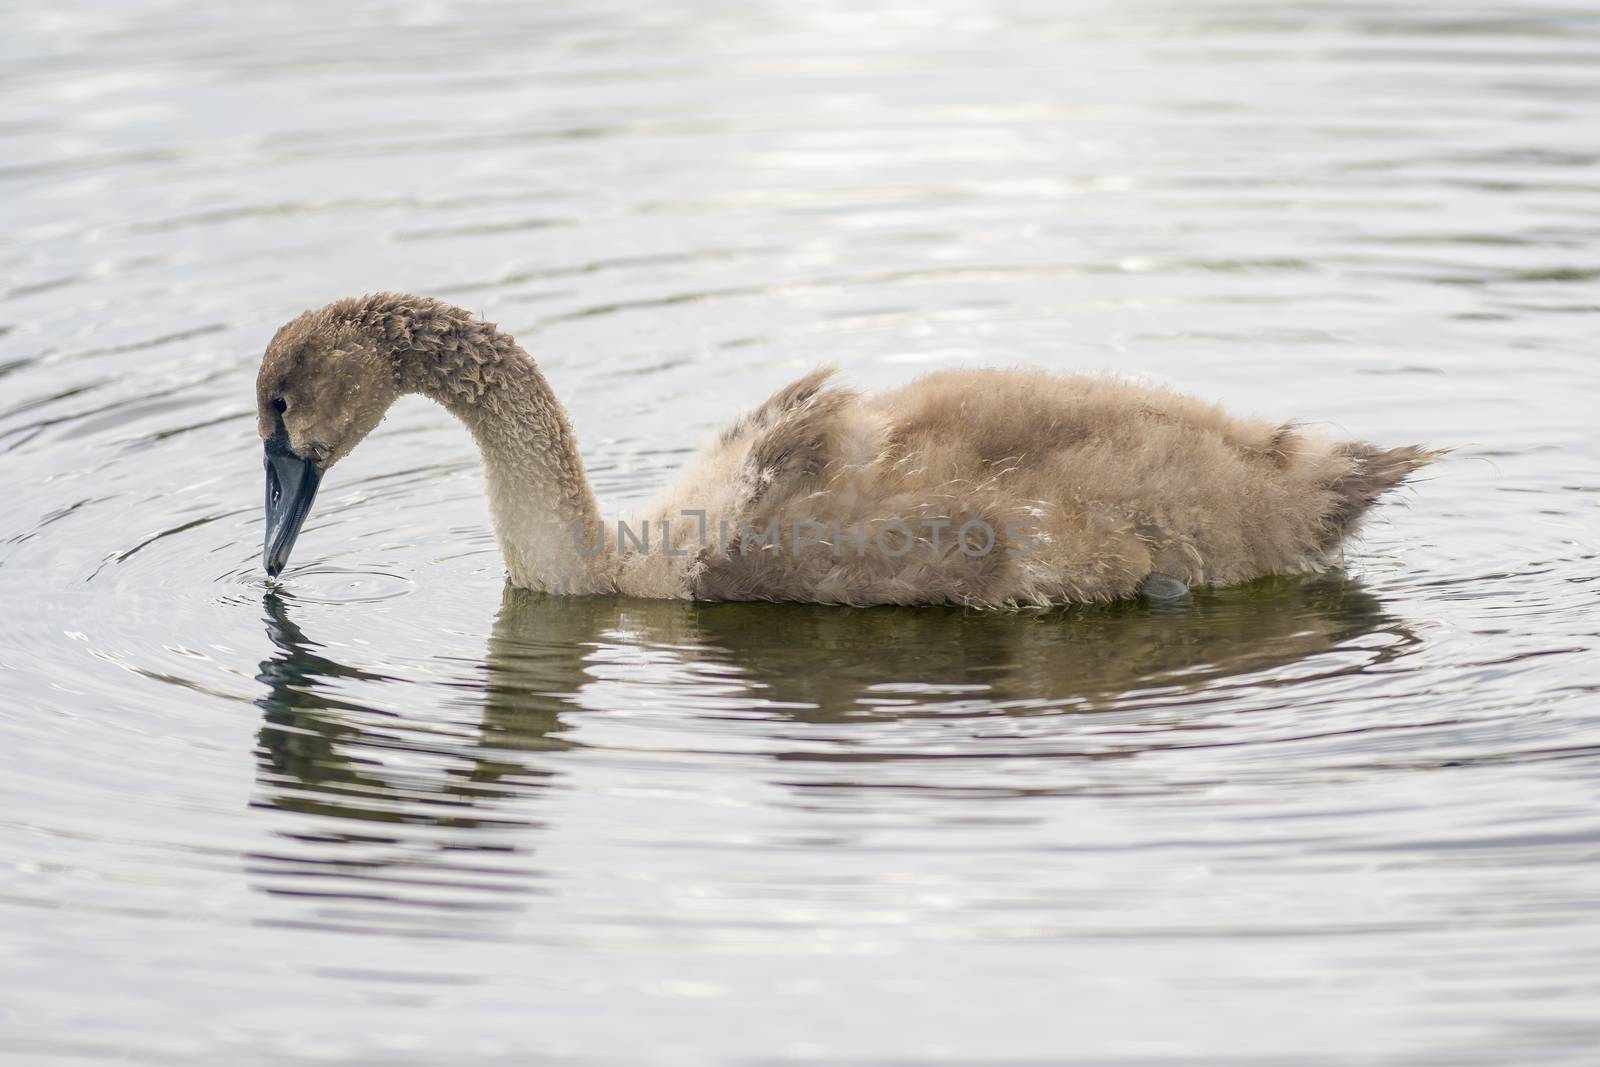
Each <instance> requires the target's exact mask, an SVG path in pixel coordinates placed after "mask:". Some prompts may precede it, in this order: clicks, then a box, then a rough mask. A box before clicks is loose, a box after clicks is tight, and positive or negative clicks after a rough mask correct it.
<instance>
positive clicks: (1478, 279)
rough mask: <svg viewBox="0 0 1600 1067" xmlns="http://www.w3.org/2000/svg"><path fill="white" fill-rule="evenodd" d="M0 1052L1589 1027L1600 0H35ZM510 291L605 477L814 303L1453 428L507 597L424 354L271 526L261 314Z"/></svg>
mask: <svg viewBox="0 0 1600 1067" xmlns="http://www.w3.org/2000/svg"><path fill="white" fill-rule="evenodd" d="M7 31H8V32H7V33H6V34H5V35H4V37H3V38H0V499H3V501H4V504H3V510H0V515H3V518H0V608H3V610H0V990H3V995H0V1060H4V1061H5V1062H7V1063H13V1062H15V1063H19V1064H20V1063H47V1064H57V1063H85V1064H89V1063H100V1062H107V1061H115V1062H130V1063H150V1064H162V1065H175V1064H196V1065H200V1064H204V1065H212V1064H220V1063H230V1064H281V1063H285V1062H293V1061H300V1060H304V1061H307V1062H329V1063H350V1064H358V1063H359V1064H385V1065H390V1064H395V1065H408V1064H424V1063H429V1064H432V1063H438V1064H527V1063H534V1062H572V1063H583V1064H587V1063H641V1062H648V1063H671V1064H686V1065H691V1064H694V1065H698V1064H710V1063H729V1064H734V1063H737V1064H770V1063H853V1064H913V1063H915V1064H935V1063H937V1064H950V1065H962V1064H975V1063H1006V1064H1021V1063H1030V1064H1042V1063H1050V1064H1059V1063H1085V1064H1179V1063H1193V1064H1198V1063H1216V1062H1230V1063H1283V1062H1289V1061H1291V1060H1292V1061H1293V1062H1297V1063H1303V1064H1321V1063H1329V1064H1332V1063H1354V1062H1382V1063H1388V1064H1401V1063H1418V1064H1420V1063H1439V1064H1444V1063H1449V1064H1463V1063H1484V1064H1504V1063H1514V1062H1520V1063H1531V1062H1539V1063H1545V1064H1553V1063H1572V1064H1579V1063H1582V1064H1592V1063H1594V1062H1595V1060H1594V1057H1595V1047H1596V1043H1597V1042H1600V657H1597V656H1596V646H1597V644H1600V609H1597V595H1600V584H1597V582H1596V574H1597V573H1600V562H1597V561H1600V431H1597V429H1596V417H1595V412H1596V411H1600V364H1597V362H1596V361H1597V354H1596V349H1597V347H1600V289H1597V284H1600V171H1597V164H1600V149H1597V147H1596V146H1597V143H1600V142H1597V137H1600V13H1597V11H1596V9H1595V8H1594V6H1593V5H1592V4H1589V3H1579V2H1551V3H1496V4H1490V3H1476V2H1468V0H1462V2H1425V3H1421V4H1411V5H1400V6H1397V5H1394V4H1391V3H1371V2H1340V3H1311V2H1298V0H1283V2H1275V3H1268V2H1260V3H1243V2H1231V0H1198V2H1195V0H1181V2H1180V0H1128V2H1123V3H1117V4H1112V3H1088V2H1076V0H1073V2H1068V3H1061V2H1057V0H1049V2H1044V0H1040V2H1036V3H1030V2H1025V0H1023V2H1014V3H1004V2H985V0H970V2H960V0H931V2H918V3H903V4H885V5H867V6H865V7H863V6H862V5H859V4H855V3H835V2H832V0H820V2H808V3H785V4H777V3H770V2H767V0H741V2H739V3H731V2H725V0H709V2H705V3H698V4H684V5H681V6H672V5H662V4H654V3H652V4H643V3H640V4H623V3H614V2H610V0H600V2H594V3H574V2H568V0H553V2H546V3H537V4H536V3H523V4H510V3H505V4H485V3H450V2H443V0H438V2H431V0H417V2H390V3H372V4H362V5H326V4H312V3H309V2H297V3H280V4H270V5H246V6H238V5H217V4H200V3H191V2H176V0H138V2H129V3H119V4H110V3H103V2H97V3H91V2H85V0H57V2H54V3H49V4H46V3H42V2H26V3H21V4H17V5H12V6H11V7H10V8H8V13H7ZM378 289H399V290H412V291H419V292H425V293H430V294H434V295H437V296H441V297H445V298H448V299H450V300H452V301H454V302H457V303H461V304H463V305H466V306H468V307H471V308H473V309H475V310H477V311H480V312H481V313H482V314H484V315H485V316H487V317H488V318H490V319H492V320H493V321H496V322H499V323H500V324H501V325H502V326H503V327H504V328H506V329H507V330H509V331H511V332H512V333H514V334H515V335H516V336H517V337H518V338H519V339H520V340H521V341H522V342H523V343H524V344H525V346H526V347H527V348H528V349H529V350H530V351H531V352H532V353H533V354H534V355H535V356H536V358H538V359H539V360H540V361H541V363H542V365H543V367H544V368H545V371H546V373H547V375H548V376H549V378H550V379H551V381H552V383H553V384H554V386H555V388H556V389H557V391H558V392H559V394H560V395H561V396H562V397H563V398H564V400H565V401H566V403H567V405H568V406H569V409H570V412H571V415H572V418H573V421H574V423H575V424H576V426H577V429H578V432H579V437H580V440H581V442H582V446H583V449H584V455H585V458H586V461H587V462H588V464H589V466H590V470H591V472H592V476H593V479H594V482H595V486H596V491H597V493H598V494H599V495H600V497H601V503H602V507H603V508H604V509H605V510H606V511H607V513H608V514H615V513H616V512H617V510H619V509H621V508H624V507H627V506H630V505H633V504H637V503H639V502H642V501H643V500H644V499H645V498H647V497H648V496H649V495H650V493H651V491H652V490H653V489H654V488H655V487H656V486H657V485H659V484H660V483H661V482H662V481H663V479H664V478H665V477H666V476H667V475H668V474H669V473H670V472H671V471H672V470H673V469H674V468H675V467H677V466H678V465H679V464H680V463H681V462H682V461H683V460H684V458H685V456H686V455H688V454H689V453H690V452H691V451H692V450H693V449H694V448H695V447H697V446H698V445H699V444H700V443H701V442H702V441H704V440H705V439H706V438H707V437H708V436H709V435H711V434H713V433H714V432H715V431H716V430H717V428H718V427H719V426H720V425H722V424H723V423H724V422H725V421H726V420H727V419H729V418H731V417H732V416H733V414H734V413H735V412H737V411H738V410H740V409H742V408H746V407H748V406H751V405H753V404H755V403H757V402H759V401H760V400H761V399H762V398H763V397H764V396H765V395H766V394H767V393H768V392H770V391H771V390H772V389H774V388H776V387H777V386H779V385H780V384H782V383H784V382H785V381H787V380H789V379H791V378H793V377H795V376H797V375H798V374H800V373H802V372H803V371H804V370H806V369H808V368H810V367H811V366H813V365H815V364H817V363H819V362H824V361H832V362H836V363H838V364H839V365H840V366H841V367H842V368H843V370H844V373H845V375H846V376H847V378H849V379H850V380H851V381H852V382H854V383H855V384H857V385H860V386H863V387H867V388H877V387H883V386H887V385H890V384H894V383H898V382H901V381H903V380H905V379H906V378H908V377H910V376H912V375H915V374H918V373H922V372H925V371H928V370H931V369H937V368H942V367H949V366H956V365H968V364H994V365H1011V364H1023V363H1026V364H1030V365H1037V366H1043V367H1049V368H1054V369H1058V370H1062V371H1076V370H1111V371H1117V372H1124V373H1130V374H1132V373H1137V374H1142V375H1148V376H1150V377H1152V378H1155V379H1157V380H1160V381H1165V382H1170V383H1172V384H1174V385H1177V386H1179V387H1182V388H1184V389H1186V390H1189V391H1192V392H1195V393H1198V394H1200V395H1203V396H1206V397H1208V398H1212V399H1216V400H1220V401H1223V402H1224V403H1226V404H1227V405H1228V406H1229V407H1230V408H1232V409H1234V410H1237V411H1240V412H1245V413H1254V414H1259V415H1262V416H1265V417H1271V418H1287V417H1292V416H1298V417H1301V418H1304V419H1306V420H1307V421H1308V422H1310V423H1311V424H1313V425H1314V426H1318V427H1321V428H1324V429H1326V430H1328V431H1329V432H1331V433H1337V434H1341V435H1349V436H1353V437H1360V438H1365V439H1371V440H1375V441H1379V442H1383V443H1386V444H1405V443H1412V442H1421V443H1426V444H1430V445H1434V446H1448V447H1450V448H1453V449H1454V450H1455V451H1454V453H1453V455H1452V456H1451V457H1450V458H1449V459H1448V461H1446V462H1445V463H1443V464H1442V465H1440V466H1438V467H1437V468H1435V469H1434V470H1433V471H1431V472H1430V473H1429V475H1428V476H1427V477H1426V478H1425V479H1424V480H1422V481H1421V482H1419V483H1418V484H1417V486H1416V487H1415V488H1414V489H1412V490H1409V491H1407V492H1406V493H1404V494H1402V495H1401V496H1400V497H1399V498H1398V499H1396V500H1395V501H1393V502H1391V503H1389V504H1387V505H1386V506H1385V507H1384V508H1383V509H1382V510H1381V512H1380V514H1379V515H1378V516H1377V518H1376V520H1375V521H1374V522H1373V523H1372V524H1371V525H1370V527H1369V529H1368V532H1367V536H1366V538H1365V539H1364V540H1363V541H1361V542H1360V543H1358V544H1355V545H1353V546H1352V547H1351V548H1350V550H1349V552H1348V556H1347V562H1346V566H1345V567H1344V568H1343V569H1342V570H1341V571H1339V572H1337V573H1334V574H1330V575H1328V576H1325V577H1322V578H1318V579H1314V580H1302V581H1288V580H1283V581H1269V582H1263V583H1260V584H1258V585H1254V586H1250V587H1245V588H1238V589H1228V590H1220V591H1216V592H1212V593H1206V594H1202V595H1200V596H1198V597H1196V598H1195V600H1194V602H1193V603H1192V604H1190V605H1187V606H1179V607H1175V608H1151V607H1147V606H1140V605H1131V606H1117V607H1112V608H1104V609H1096V610H1084V611H1071V612H1063V613H1057V614H1053V615H1021V616H984V615H975V614H964V613H961V612H958V611H944V610H868V611H851V610H834V609H820V608H813V607H807V606H766V605H686V604H666V603H639V602H621V601H616V602H608V601H560V600H545V599H540V598H537V597H529V596H525V595H514V594H510V593H507V592H506V591H505V590H504V589H503V588H502V586H503V579H502V575H503V571H502V567H501V563H500V560H499V558H498V556H497V554H496V551H495V548H494V544H493V541H492V538H491V535H490V533H489V527H488V522H487V509H486V507H485V505H484V503H483V500H482V481H481V477H480V474H479V472H478V467H477V459H476V454H475V452H474V450H473V447H472V443H471V441H470V439H469V438H468V436H467V435H466V433H465V432H464V431H462V430H461V428H460V427H459V426H457V425H455V424H454V423H453V422H452V421H451V419H450V418H449V417H448V416H447V415H446V414H444V413H443V412H442V411H440V410H438V409H436V408H433V407H431V406H429V405H428V404H426V403H424V402H422V401H417V400H408V401H405V402H402V404H401V405H399V406H398V407H397V408H396V410H395V411H394V413H393V414H392V416H391V417H390V419H389V420H388V422H386V423H385V425H384V426H383V427H382V428H381V429H380V430H379V431H378V433H377V434H375V435H374V436H373V438H371V439H370V440H369V441H368V443H367V444H366V445H364V446H363V447H362V448H361V449H360V450H359V451H357V452H356V454H355V455H354V456H353V457H352V458H351V459H349V460H347V461H346V462H345V463H344V464H342V465H341V466H340V467H339V468H338V469H337V470H336V471H335V472H334V473H333V474H332V475H331V476H330V477H329V479H328V480H327V482H326V483H325V485H324V487H323V492H322V496H321V499H320V501H319V504H318V508H317V511H316V512H315V513H314V514H313V516H312V520H311V522H310V524H309V525H308V527H307V529H306V531H305V533H304V534H303V535H302V537H301V539H300V543H299V546H298V547H297V549H296V552H295V565H294V566H293V567H292V568H291V570H290V571H289V572H288V573H286V574H285V576H284V578H283V580H282V581H281V582H277V583H271V582H268V581H267V580H266V579H265V577H264V575H263V574H262V572H261V569H260V562H259V560H260V551H261V535H262V516H261V492H262V490H261V461H260V444H259V442H258V441H257V439H256V437H255V433H254V427H253V414H252V412H253V403H254V401H253V395H252V388H253V381H254V374H255V368H256V365H257V362H258V360H259V358H260V354H261V351H262V348H263V346H264V345H265V343H266V341H267V339H268V338H269V337H270V336H271V334H272V332H273V330H274V329H275V328H276V327H277V326H278V325H279V323H281V322H282V321H284V320H285V319H287V318H289V317H291V316H292V315H294V314H296V313H298V312H299V311H301V310H302V309H304V308H307V307H310V306H315V305H320V304H322V303H325V302H327V301H328V300H331V299H334V298H337V297H341V296H345V295H351V294H356V293H361V292H366V291H373V290H378Z"/></svg>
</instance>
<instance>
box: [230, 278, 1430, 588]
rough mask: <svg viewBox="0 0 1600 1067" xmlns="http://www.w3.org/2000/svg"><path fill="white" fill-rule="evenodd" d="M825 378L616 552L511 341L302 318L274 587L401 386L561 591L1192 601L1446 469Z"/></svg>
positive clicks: (994, 391)
mask: <svg viewBox="0 0 1600 1067" xmlns="http://www.w3.org/2000/svg"><path fill="white" fill-rule="evenodd" d="M830 373H831V372H829V371H817V372H814V373H812V374H808V375H807V376H805V377H804V378H801V379H800V380H799V381H797V382H794V383H793V384H791V385H789V386H787V387H785V388H784V389H782V390H780V391H779V392H778V393H777V394H775V395H774V396H773V397H772V398H771V399H769V400H767V402H766V403H764V404H762V405H761V407H759V408H757V409H756V410H755V411H754V412H751V413H750V414H748V415H745V416H744V417H743V418H741V419H739V420H738V421H737V422H735V423H734V424H733V425H732V426H730V427H729V428H728V429H727V430H726V431H724V432H723V434H722V436H721V437H720V438H719V439H718V440H717V441H716V442H715V443H713V444H712V445H710V446H709V447H708V448H707V449H706V450H705V451H703V452H702V453H701V454H700V456H699V457H698V458H697V459H696V460H695V461H694V462H693V463H691V464H690V465H689V467H688V468H687V469H686V470H685V471H684V472H683V473H682V475H681V476H680V477H679V479H678V481H677V484H676V485H675V486H674V488H672V489H671V490H670V491H669V492H668V493H667V494H666V495H665V496H664V497H663V498H662V499H661V500H659V501H658V502H657V503H656V504H655V505H654V506H653V507H652V508H650V509H649V510H648V511H647V512H646V514H645V516H644V520H643V521H640V520H635V521H633V522H630V523H629V528H630V531H631V532H632V533H633V534H634V535H635V536H634V537H632V538H626V539H623V543H622V544H618V538H617V536H615V534H616V531H615V530H605V529H604V528H603V527H602V525H601V521H600V514H599V511H598V509H597V508H596V507H595V502H594V497H593V495H592V494H591V493H590V491H589V483H588V481H587V479H586V478H585V476H584V471H583V462H582V460H580V459H579V457H578V447H577V442H576V440H575V438H574V437H573V433H572V427H571V425H570V424H569V423H568V422H567V417H566V414H565V412H564V411H563V410H562V408H561V405H560V403H559V402H557V400H556V398H555V396H554V395H552V394H551V392H550V387H549V385H548V384H547V383H546V382H545V379H544V375H543V374H541V373H540V372H539V368H538V367H537V366H535V365H534V362H533V360H532V359H531V358H529V356H528V354H527V353H526V352H524V351H523V350H522V349H521V348H519V347H518V346H517V344H516V342H515V341H513V340H512V339H511V338H510V337H509V336H507V335H506V334H504V333H501V332H500V331H499V330H497V329H495V327H494V326H493V325H492V324H490V323H486V322H481V321H478V320H477V319H475V318H474V317H473V316H472V315H471V314H470V313H469V312H466V311H463V310H461V309H460V308H457V307H452V306H450V305H449V304H444V303H441V302H439V301H437V300H430V299H428V298H426V297H418V296H405V295H400V294H392V293H379V294H376V295H373V296H367V297H362V298H359V299H351V300H342V301H340V302H338V303H336V304H330V305H329V306H327V307H325V308H323V309H321V310H320V311H311V312H307V313H306V314H304V315H301V316H300V317H299V318H297V319H295V320H294V321H293V322H290V323H289V324H287V325H286V326H284V327H283V328H282V329H280V330H279V331H278V333H277V335H276V336H275V337H273V339H272V343H271V344H269V345H268V346H267V351H266V355H265V356H264V357H263V359H262V361H261V372H260V375H259V377H258V378H257V380H256V403H257V409H258V429H259V431H260V434H261V438H262V440H263V441H264V442H265V443H266V468H267V534H266V547H265V553H264V558H263V561H264V563H265V565H266V569H267V573H268V574H270V575H274V576H276V575H277V574H278V573H279V572H280V571H281V570H282V569H283V566H284V564H285V562H286V561H287V560H288V557H289V552H290V549H292V548H293V546H294V542H295V537H296V535H297V534H298V533H299V531H300V527H301V525H302V524H303V523H304V522H305V518H306V515H307V513H308V512H309V510H310V508H311V502H312V499H313V497H314V496H315V494H316V491H317V485H318V483H319V482H320V481H321V479H322V476H323V474H324V473H325V472H326V471H327V469H328V468H329V467H331V466H333V465H334V464H335V463H337V462H338V461H339V460H340V459H342V458H343V457H344V456H346V455H347V454H349V452H350V450H351V449H352V448H354V447H355V446H356V444H357V442H359V441H360V440H361V439H362V438H363V437H365V436H366V435H367V434H368V433H369V432H370V431H371V430H372V428H373V427H375V426H377V424H378V423H379V422H380V421H381V420H382V418H383V415H384V412H385V411H387V410H388V408H389V405H390V404H391V403H393V402H394V400H395V398H396V397H399V396H400V395H401V394H403V393H422V394H424V395H426V396H429V397H431V398H433V399H434V400H436V401H438V402H439V403H441V404H443V405H444V406H445V407H446V408H448V409H449V410H450V411H451V412H452V413H454V414H455V415H456V417H457V418H459V419H460V420H461V421H462V422H464V423H465V424H466V425H467V428H468V429H469V430H470V431H471V432H472V436H473V437H474V438H475V439H476V440H477V443H478V448H479V451H480V452H481V453H482V456H483V466H484V472H485V474H486V477H487V487H488V494H489V504H490V511H491V514H492V517H493V522H494V531H495V537H496V539H497V540H498V541H499V544H500V550H501V553H502V554H503V555H504V557H505V562H506V569H507V570H508V571H509V573H510V577H511V581H512V582H513V583H514V584H516V585H518V586H522V587H524V588H528V589H534V590H541V591H546V592H551V593H563V594H624V595H630V596H645V597H665V598H678V599H700V600H798V601H812V602H820V603H835V604H962V605H967V606H972V607H986V608H999V607H1018V606H1027V605H1034V606H1047V605H1054V604H1067V603H1082V602H1091V601H1109V600H1116V599H1120V598H1124V597H1132V596H1135V595H1139V594H1141V593H1142V594H1143V595H1145V596H1149V597H1156V598H1168V597H1175V596H1182V595H1183V594H1185V593H1186V592H1187V591H1188V589H1189V588H1190V587H1192V586H1194V585H1197V584H1200V583H1215V584H1222V583H1230V582H1241V581H1246V580H1248V579H1251V578H1257V577H1260V576H1263V575H1268V574H1290V573H1297V572H1304V571H1311V570H1316V569H1318V568H1320V567H1322V566H1324V565H1326V563H1327V562H1328V560H1329V557H1330V555H1332V554H1335V553H1336V552H1337V550H1338V548H1339V545H1340V542H1341V541H1342V540H1343V539H1344V538H1345V536H1346V535H1347V534H1349V533H1350V531H1351V530H1352V529H1353V528H1354V526H1355V525H1356V523H1357V522H1358V521H1359V520H1360V518H1361V517H1362V516H1363V515H1364V514H1365V513H1366V511H1367V509H1368V508H1369V507H1371V505H1372V504H1373V502H1374V501H1375V500H1377V498H1378V497H1379V496H1380V495H1382V494H1383V493H1384V492H1386V491H1388V490H1390V489H1393V488H1395V487H1396V486H1398V485H1400V484H1401V483H1402V482H1403V481H1404V480H1405V479H1406V478H1407V477H1408V476H1409V475H1410V474H1412V472H1414V471H1416V470H1417V469H1418V468H1419V467H1421V466H1423V465H1424V464H1426V463H1428V462H1429V461H1430V460H1432V459H1433V458H1434V457H1435V456H1437V455H1438V453H1436V452H1429V451H1426V450H1424V449H1421V448H1417V447H1408V448H1396V449H1389V450H1384V449H1379V448H1375V447H1373V446H1372V445H1365V444H1346V443H1333V442H1328V441H1323V440H1319V439H1316V438H1312V437H1307V436H1304V435H1302V434H1301V433H1300V432H1299V431H1297V430H1295V429H1294V428H1293V427H1292V426H1291V425H1290V424H1287V423H1285V424H1281V425H1274V424H1272V423H1267V422H1259V421H1255V420H1247V419H1237V418H1233V417H1231V416H1229V415H1227V414H1224V413H1223V412H1222V411H1221V410H1220V409H1218V408H1217V407H1215V406H1213V405H1210V404H1206V403H1202V402H1201V401H1198V400H1193V399H1190V398H1187V397H1183V396H1178V395H1175V394H1173V393H1170V392H1166V391H1164V390H1161V389H1155V388H1149V387H1146V386H1139V385H1133V384H1130V383H1127V382H1124V381H1120V380H1116V379H1111V378H1099V377H1058V376H1055V375H1049V374H1043V373H1039V372H1034V371H1000V370H956V371H945V372H942V373H938V374H932V375H929V376H928V377H925V378H922V379H920V380H918V381H915V382H913V383H911V384H910V385H907V386H904V387H902V388H900V389H897V390H895V391H893V392H889V393H885V394H881V395H878V396H862V395H860V394H858V393H855V392H852V391H850V390H848V389H845V388H842V387H840V386H837V385H833V384H831V383H830V381H829V374H830ZM702 513H703V517H702ZM646 522H647V523H648V531H649V533H648V536H649V538H650V540H649V543H648V548H645V547H642V546H641V544H640V543H639V542H640V538H639V536H638V535H639V534H641V533H642V532H643V531H645V529H646V525H645V524H646Z"/></svg>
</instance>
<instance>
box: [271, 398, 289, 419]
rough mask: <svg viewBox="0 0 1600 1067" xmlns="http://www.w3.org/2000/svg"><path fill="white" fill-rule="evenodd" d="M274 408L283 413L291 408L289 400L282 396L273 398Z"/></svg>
mask: <svg viewBox="0 0 1600 1067" xmlns="http://www.w3.org/2000/svg"><path fill="white" fill-rule="evenodd" d="M272 410H273V411H276V412H277V413H278V414H279V415H282V414H283V413H284V412H285V411H288V410H289V402H288V401H287V400H285V399H284V398H283V397H281V396H275V397H273V398H272Z"/></svg>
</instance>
